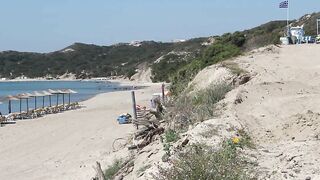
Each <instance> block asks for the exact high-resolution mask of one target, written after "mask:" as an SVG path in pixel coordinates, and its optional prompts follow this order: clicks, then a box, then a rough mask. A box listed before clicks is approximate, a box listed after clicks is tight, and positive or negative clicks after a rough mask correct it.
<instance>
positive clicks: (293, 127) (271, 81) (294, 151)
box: [234, 45, 320, 179]
mask: <svg viewBox="0 0 320 180" xmlns="http://www.w3.org/2000/svg"><path fill="white" fill-rule="evenodd" d="M236 61H237V62H238V63H239V64H240V65H241V66H242V67H243V68H245V69H246V70H248V71H249V72H250V73H251V74H253V75H254V76H253V79H252V80H251V81H250V82H249V83H248V84H246V85H244V86H241V87H239V90H238V92H240V94H241V95H240V96H241V97H244V98H243V100H244V101H243V102H242V103H241V104H239V105H236V106H235V109H234V110H235V113H236V116H237V117H238V119H239V121H240V122H242V123H244V124H245V126H246V127H247V128H248V130H249V131H250V133H251V135H252V136H253V138H254V139H255V141H256V142H257V144H258V154H257V159H258V163H259V166H260V170H261V171H262V172H263V173H261V174H260V175H261V179H287V178H288V179H305V178H307V177H312V179H320V161H319V159H320V149H319V147H318V146H319V142H320V141H319V140H320V136H319V135H320V127H319V125H320V114H319V113H320V46H319V45H301V46H284V47H281V48H277V47H273V48H271V49H269V50H266V49H264V50H262V49H260V51H259V50H257V51H256V52H255V53H253V54H252V55H249V56H245V57H241V58H239V59H238V60H236Z"/></svg>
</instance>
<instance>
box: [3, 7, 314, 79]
mask: <svg viewBox="0 0 320 180" xmlns="http://www.w3.org/2000/svg"><path fill="white" fill-rule="evenodd" d="M316 18H320V13H314V14H311V15H306V16H303V17H302V18H301V19H299V20H297V21H293V22H292V23H293V24H294V25H301V24H305V29H306V32H307V34H311V35H315V33H316V32H315V31H316V25H315V19H316ZM285 26H286V22H285V21H273V22H269V23H267V24H264V25H261V26H258V27H256V28H253V29H250V30H245V31H242V32H235V33H227V34H224V35H223V36H221V37H218V36H213V37H203V38H195V39H190V40H187V41H179V42H170V43H169V42H167V43H163V42H154V41H143V42H134V43H121V44H116V45H112V46H97V45H90V44H82V43H75V44H73V45H71V46H69V47H66V48H64V49H62V50H60V51H56V52H52V53H28V52H16V51H5V52H0V77H4V78H10V79H12V78H17V77H20V76H26V77H29V78H36V77H53V78H56V77H59V76H61V75H63V74H66V73H71V74H74V75H75V77H76V78H89V77H105V76H125V77H131V76H132V75H133V74H135V73H136V69H137V68H138V67H139V65H141V64H148V66H150V67H151V68H152V80H153V81H169V80H170V76H171V75H173V74H174V73H175V72H176V71H177V70H178V69H179V68H182V67H184V66H186V65H188V64H189V63H190V62H192V61H193V60H194V59H197V58H199V57H202V56H203V53H204V51H206V49H208V48H209V47H210V46H212V45H214V44H215V41H216V40H217V39H218V40H219V39H220V42H226V43H227V42H232V43H233V44H235V45H236V46H238V47H239V48H240V49H241V50H244V51H245V50H250V49H254V48H256V47H261V46H265V45H268V44H275V43H278V42H279V37H280V36H281V35H282V34H283V33H284V31H285Z"/></svg>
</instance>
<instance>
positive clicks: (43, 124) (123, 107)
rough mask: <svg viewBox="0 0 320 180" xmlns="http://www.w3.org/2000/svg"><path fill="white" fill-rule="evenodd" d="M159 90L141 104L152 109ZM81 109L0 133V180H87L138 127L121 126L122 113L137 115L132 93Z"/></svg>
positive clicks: (151, 89) (149, 90)
mask: <svg viewBox="0 0 320 180" xmlns="http://www.w3.org/2000/svg"><path fill="white" fill-rule="evenodd" d="M156 92H160V85H154V84H153V85H152V84H149V86H148V87H146V88H144V89H141V90H137V91H136V98H137V104H140V105H148V106H149V100H150V98H151V96H152V94H153V93H156ZM81 104H82V105H83V106H85V107H84V108H82V109H79V110H74V111H68V112H64V113H60V114H53V115H47V116H45V117H42V118H38V119H33V120H23V121H17V123H16V124H12V125H6V126H4V127H1V128H0V146H1V148H0V154H1V155H0V159H1V160H0V179H1V180H2V179H6V180H11V179H12V180H17V179H19V180H40V179H41V180H44V179H46V180H47V179H55V180H56V179H59V180H63V179H66V180H82V179H83V180H88V179H91V178H92V177H93V176H94V175H95V171H94V169H93V165H95V162H96V161H103V160H104V159H105V156H107V155H108V154H109V153H110V152H111V151H112V143H113V141H114V139H116V138H119V137H126V136H127V135H128V134H129V133H130V132H132V131H133V130H134V127H133V125H131V124H129V125H119V124H118V123H117V121H116V118H117V116H118V115H119V114H121V113H127V112H128V113H130V114H132V102H131V92H130V91H122V92H111V93H105V94H99V95H97V96H96V97H94V98H92V99H89V100H87V101H84V102H82V103H81Z"/></svg>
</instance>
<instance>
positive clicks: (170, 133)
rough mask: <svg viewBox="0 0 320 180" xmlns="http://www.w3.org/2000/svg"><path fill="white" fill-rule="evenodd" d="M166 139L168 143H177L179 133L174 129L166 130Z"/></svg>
mask: <svg viewBox="0 0 320 180" xmlns="http://www.w3.org/2000/svg"><path fill="white" fill-rule="evenodd" d="M164 137H165V142H166V143H171V142H176V141H177V140H178V139H179V135H178V134H177V132H176V131H174V130H172V129H168V130H166V132H165V133H164Z"/></svg>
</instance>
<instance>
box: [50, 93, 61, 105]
mask: <svg viewBox="0 0 320 180" xmlns="http://www.w3.org/2000/svg"><path fill="white" fill-rule="evenodd" d="M48 92H49V93H51V94H55V95H57V106H58V105H59V94H60V93H59V92H58V91H55V90H52V89H48Z"/></svg>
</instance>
